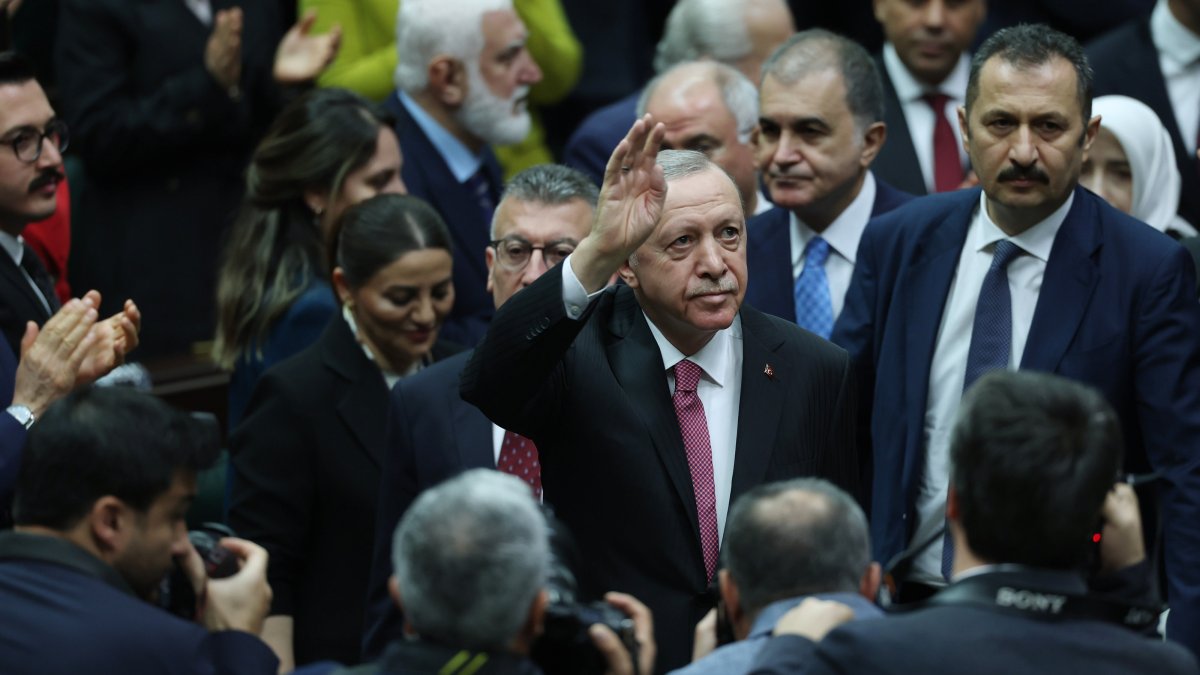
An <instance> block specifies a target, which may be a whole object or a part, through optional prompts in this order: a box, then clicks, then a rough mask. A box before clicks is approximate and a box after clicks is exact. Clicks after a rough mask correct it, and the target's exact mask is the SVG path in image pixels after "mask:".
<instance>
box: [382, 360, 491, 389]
mask: <svg viewBox="0 0 1200 675" xmlns="http://www.w3.org/2000/svg"><path fill="white" fill-rule="evenodd" d="M473 353H474V350H470V349H468V350H466V351H460V352H458V353H456V354H454V355H453V356H448V357H446V358H444V359H442V360H440V361H435V362H434V363H432V364H430V365H429V366H426V367H425V368H422V369H421V370H419V371H417V372H416V373H414V374H412V375H410V376H408V377H403V378H400V381H399V382H397V383H396V386H395V388H394V389H393V391H403V392H404V393H405V395H408V394H410V393H416V392H428V391H431V390H436V389H441V388H444V387H446V386H448V385H453V386H455V387H457V386H458V379H459V376H461V375H462V371H463V369H464V368H466V367H467V362H468V361H470V360H471V354H473Z"/></svg>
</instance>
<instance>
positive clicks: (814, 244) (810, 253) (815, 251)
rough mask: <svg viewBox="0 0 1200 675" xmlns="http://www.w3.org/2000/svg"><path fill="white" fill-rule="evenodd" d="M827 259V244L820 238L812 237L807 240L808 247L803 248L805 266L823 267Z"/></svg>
mask: <svg viewBox="0 0 1200 675" xmlns="http://www.w3.org/2000/svg"><path fill="white" fill-rule="evenodd" d="M828 259H829V242H827V241H825V240H824V239H823V238H821V237H813V238H812V239H811V240H809V242H808V245H807V246H805V247H804V264H805V266H808V265H814V266H816V267H824V266H825V261H826V260H828Z"/></svg>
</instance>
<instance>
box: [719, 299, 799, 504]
mask: <svg viewBox="0 0 1200 675" xmlns="http://www.w3.org/2000/svg"><path fill="white" fill-rule="evenodd" d="M741 317H742V394H741V401H739V405H738V431H737V449H736V451H735V454H734V460H733V482H732V485H731V487H730V492H729V503H730V504H733V502H734V500H735V499H737V498H738V495H741V494H742V493H744V492H745V491H747V490H749V489H750V488H752V487H754V486H755V485H758V484H760V483H762V482H763V479H764V478H765V477H766V475H767V466H768V465H769V464H770V461H771V454H772V452H773V451H774V449H775V435H776V432H777V431H778V428H779V420H780V419H781V418H782V416H783V399H784V395H783V394H784V391H785V390H786V388H787V378H788V377H789V376H792V375H794V374H793V373H789V372H788V370H789V369H788V368H786V367H781V366H784V365H785V364H781V363H778V359H777V356H776V350H777V349H778V348H779V345H781V344H782V343H783V335H782V334H781V333H779V332H778V331H776V330H775V328H774V327H773V326H772V325H771V323H770V322H769V321H766V320H765V319H764V317H763V316H762V314H760V313H759V312H758V311H756V310H755V309H753V308H749V307H743V308H742V312H741ZM768 364H770V366H771V368H772V373H773V375H772V376H770V377H768V376H767V375H766V373H764V369H765V368H766V366H767V365H768Z"/></svg>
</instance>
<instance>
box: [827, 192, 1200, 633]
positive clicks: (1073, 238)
mask: <svg viewBox="0 0 1200 675" xmlns="http://www.w3.org/2000/svg"><path fill="white" fill-rule="evenodd" d="M978 204H979V189H978V188H976V189H972V190H959V191H957V192H951V193H946V194H941V195H933V196H930V197H924V198H921V199H918V200H914V201H912V202H910V203H909V204H908V205H906V206H904V207H902V208H899V209H897V210H895V211H893V212H891V213H889V214H887V215H885V216H883V217H881V218H877V219H875V220H873V221H871V223H870V224H869V225H868V226H867V230H866V232H864V233H863V238H862V243H861V244H860V245H859V250H858V261H857V265H856V266H855V269H854V280H853V282H852V283H851V286H850V290H849V292H847V294H846V306H845V309H844V310H843V311H842V315H841V316H840V317H839V319H838V322H837V325H836V327H835V328H834V333H833V339H834V341H835V342H837V343H838V344H840V345H842V346H844V347H846V349H847V350H848V351H849V352H850V354H851V357H852V358H853V359H854V361H855V367H856V371H857V372H858V374H859V376H860V378H861V379H862V384H863V385H864V387H863V388H864V390H865V393H870V392H871V391H872V388H873V391H874V398H873V412H872V414H871V416H870V425H871V438H872V439H873V443H874V476H875V480H874V490H873V493H872V494H873V497H872V505H873V511H872V514H871V540H872V544H873V546H874V550H875V556H876V559H877V560H889V559H891V558H892V556H894V555H895V554H896V553H898V552H900V551H901V550H903V549H904V548H905V547H906V546H907V545H908V543H909V541H910V539H911V537H912V533H913V528H914V526H915V523H914V521H915V519H916V513H915V499H916V491H917V486H918V483H919V481H920V479H921V475H922V470H923V464H924V459H925V456H924V445H923V438H922V436H923V426H924V423H923V420H924V416H925V402H926V400H927V398H928V393H929V368H930V363H931V361H932V359H933V352H934V348H935V344H936V339H937V332H938V327H939V326H940V325H941V319H942V312H943V308H944V307H945V304H946V298H947V296H948V294H949V288H950V282H951V279H952V278H953V277H954V274H955V270H956V269H957V266H958V259H959V254H960V252H961V249H962V246H963V242H964V241H965V239H966V236H967V229H968V225H969V223H970V220H971V217H972V214H973V213H974V211H975V209H976V207H977V206H978ZM1195 283H1196V281H1195V273H1194V271H1193V270H1192V265H1191V261H1190V260H1189V259H1188V256H1187V253H1186V252H1185V251H1184V250H1183V248H1181V247H1180V246H1179V245H1178V244H1176V243H1175V242H1174V241H1172V240H1171V239H1170V238H1168V237H1167V236H1166V235H1164V234H1162V233H1160V232H1157V231H1155V230H1154V229H1153V228H1151V227H1149V226H1147V225H1145V224H1144V223H1141V222H1138V221H1136V220H1134V219H1132V218H1130V217H1129V216H1126V215H1124V214H1122V213H1120V212H1118V211H1117V210H1115V209H1113V208H1112V207H1110V206H1109V205H1108V204H1107V203H1105V202H1104V201H1103V200H1102V199H1100V198H1099V197H1097V196H1095V195H1093V194H1092V193H1091V192H1088V191H1087V190H1084V189H1083V188H1076V190H1075V202H1074V204H1073V205H1072V207H1071V210H1070V211H1069V212H1068V214H1067V217H1066V220H1065V221H1064V222H1063V225H1062V229H1060V230H1059V232H1058V235H1057V237H1056V238H1055V240H1054V246H1053V248H1052V249H1051V253H1050V262H1049V264H1048V265H1047V266H1046V272H1045V277H1044V279H1043V282H1042V289H1041V293H1040V295H1039V297H1038V303H1037V308H1036V310H1035V312H1034V316H1033V323H1032V325H1031V326H1030V328H1029V337H1028V341H1027V342H1026V347H1025V353H1024V355H1023V356H1022V358H1021V364H1020V365H1021V368H1024V369H1029V370H1039V371H1045V372H1051V373H1056V374H1059V375H1062V376H1064V377H1068V378H1071V379H1073V380H1077V381H1080V382H1083V383H1086V384H1089V385H1091V386H1093V387H1095V388H1096V389H1098V390H1099V391H1100V392H1101V393H1103V394H1104V396H1105V397H1106V398H1107V399H1108V401H1109V402H1110V403H1111V404H1112V406H1113V408H1114V409H1115V410H1116V412H1117V414H1118V415H1119V416H1120V419H1121V426H1122V428H1123V430H1124V433H1125V468H1126V470H1128V471H1130V472H1137V473H1141V472H1147V471H1151V470H1154V471H1158V472H1160V473H1161V474H1162V475H1163V478H1164V480H1163V481H1162V484H1161V488H1160V489H1159V490H1158V491H1157V492H1156V491H1155V490H1154V489H1152V488H1151V489H1148V490H1146V491H1144V492H1143V493H1142V494H1141V497H1142V498H1143V501H1142V506H1143V513H1144V518H1145V520H1146V532H1147V534H1148V535H1152V534H1153V533H1154V532H1155V530H1156V523H1157V513H1156V502H1158V501H1160V500H1159V498H1161V502H1162V503H1161V511H1162V524H1163V532H1164V537H1163V538H1164V543H1165V546H1164V552H1165V556H1166V570H1167V574H1168V579H1169V587H1168V590H1169V600H1170V602H1171V605H1172V610H1171V617H1170V618H1171V625H1170V626H1169V627H1168V632H1170V633H1171V634H1172V635H1173V637H1175V638H1178V639H1183V640H1190V641H1192V644H1195V641H1196V640H1197V636H1198V635H1200V614H1198V612H1200V567H1197V565H1196V564H1195V561H1196V560H1198V559H1200V471H1197V467H1200V447H1198V446H1197V443H1198V440H1197V439H1200V341H1198V340H1197V339H1196V336H1197V335H1200V304H1197V302H1196V290H1195Z"/></svg>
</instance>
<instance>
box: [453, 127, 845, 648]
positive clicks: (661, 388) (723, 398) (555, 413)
mask: <svg viewBox="0 0 1200 675" xmlns="http://www.w3.org/2000/svg"><path fill="white" fill-rule="evenodd" d="M663 133H664V132H663V127H662V126H661V125H658V126H656V125H655V124H654V121H653V119H652V118H651V117H650V116H647V117H646V118H643V119H642V120H639V121H638V122H637V123H635V124H634V126H633V127H632V128H631V129H630V132H629V134H627V135H626V137H625V139H624V140H623V141H622V142H621V144H620V145H618V146H617V149H616V150H615V151H614V152H613V155H612V158H611V159H610V160H609V164H608V167H607V169H606V172H605V180H604V187H603V189H602V191H601V197H600V203H599V205H598V208H597V216H596V220H595V222H594V224H593V226H592V231H591V233H590V234H589V235H588V236H587V237H586V238H585V239H584V240H583V241H582V242H580V244H579V246H578V247H577V248H576V249H575V252H574V253H572V254H571V255H570V256H569V257H568V258H567V259H566V260H565V261H564V262H563V263H562V264H560V265H558V266H556V267H555V268H553V269H551V270H550V271H548V272H547V273H546V274H544V275H542V277H541V278H539V279H538V280H537V281H536V282H534V283H533V284H532V285H530V286H529V287H528V288H526V289H525V290H524V291H522V292H521V293H519V294H517V295H516V296H514V297H513V298H512V299H511V300H509V301H508V302H507V303H505V305H504V306H503V307H502V308H501V309H500V310H499V311H498V312H497V314H496V318H495V321H494V323H493V324H492V326H491V328H490V329H489V331H488V334H487V336H486V337H485V339H484V341H483V343H482V344H481V345H480V346H479V347H478V348H477V349H476V351H475V354H474V357H473V358H472V360H471V363H470V364H469V365H468V366H467V369H466V371H465V372H464V373H463V382H462V394H463V398H464V399H465V400H467V401H469V402H472V403H474V404H476V405H478V406H479V407H480V409H482V410H483V411H484V413H486V414H487V415H488V417H490V418H491V419H492V420H493V421H494V422H495V423H496V424H499V425H501V426H503V427H504V428H505V429H510V430H513V431H516V432H518V433H520V434H522V435H524V436H527V437H528V438H530V439H532V440H533V442H534V443H535V444H536V446H537V448H538V452H539V456H540V460H541V468H542V487H543V490H544V492H543V495H544V498H545V501H546V502H547V503H548V504H551V505H552V506H553V507H554V508H555V511H556V512H557V514H558V515H559V517H560V518H561V519H562V520H563V521H564V522H565V523H566V525H567V526H568V527H569V528H570V529H571V531H572V532H573V533H574V535H575V537H576V538H577V540H578V543H579V548H580V554H581V555H580V559H581V560H582V561H583V565H584V569H582V570H580V576H581V579H580V582H581V585H582V586H583V589H584V591H585V592H591V593H597V592H599V591H603V590H620V591H623V592H628V593H632V594H634V595H636V596H637V597H639V598H641V599H643V600H644V601H645V602H646V604H647V605H649V606H650V608H651V609H652V610H653V612H654V616H655V625H656V627H657V636H656V639H657V642H658V645H659V654H660V658H659V660H658V664H657V669H658V670H659V671H665V670H670V669H671V668H674V667H677V666H680V665H682V664H683V663H685V662H686V661H687V660H688V658H689V656H690V648H691V640H692V636H691V632H692V626H694V625H695V623H696V622H697V621H698V620H699V619H700V618H701V617H702V616H703V615H704V614H705V612H706V611H707V610H708V609H709V608H710V607H711V606H712V603H713V601H712V596H711V595H710V594H709V593H708V588H709V584H710V582H711V580H712V579H713V575H714V573H715V568H716V561H717V559H718V553H719V550H720V543H721V541H722V539H723V533H722V529H723V527H724V523H725V514H726V511H727V509H728V505H729V503H730V502H731V501H732V500H733V499H735V498H736V497H737V496H738V495H739V494H741V493H743V492H745V491H746V490H747V489H749V488H750V487H752V486H754V485H757V484H759V483H761V482H764V481H770V480H777V479H781V478H788V477H793V476H822V477H825V478H828V479H830V480H831V481H833V482H835V483H837V484H839V485H840V486H842V487H843V488H845V489H847V490H849V491H851V492H852V493H854V494H858V493H859V489H860V486H859V484H858V476H859V470H858V466H857V461H856V455H855V453H854V452H853V448H852V447H851V442H852V441H851V439H852V426H853V425H852V423H853V420H852V419H851V414H852V413H851V411H852V405H851V399H852V395H851V392H850V390H849V386H850V385H849V383H850V377H849V366H848V362H847V358H846V355H845V354H844V353H843V352H842V351H841V350H839V349H838V348H836V347H834V346H833V345H831V344H829V343H828V342H825V341H824V340H821V339H820V338H817V337H815V336H813V335H811V334H810V333H807V332H805V331H803V330H801V329H800V328H798V327H797V326H796V325H795V324H792V323H790V322H785V321H782V320H779V319H776V318H774V317H769V316H766V315H764V314H762V313H760V312H757V311H755V310H753V309H751V308H749V307H742V297H743V295H744V292H745V287H746V279H747V272H746V249H745V215H744V213H743V212H742V207H741V200H740V198H739V195H738V193H737V189H736V187H734V184H733V182H732V181H731V180H730V179H729V177H728V176H727V175H726V174H724V173H723V172H722V171H721V170H720V169H719V168H717V167H716V166H715V165H714V164H712V162H711V161H709V160H708V159H707V158H705V157H704V156H703V155H701V154H699V153H696V152H690V151H664V152H661V153H659V152H658V148H659V147H660V146H661V144H662V138H663ZM614 273H617V274H619V275H620V276H621V278H622V280H623V281H624V282H625V284H624V285H622V286H610V287H607V288H606V287H605V286H606V284H608V281H609V279H610V278H611V277H612V275H613V274H614Z"/></svg>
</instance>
